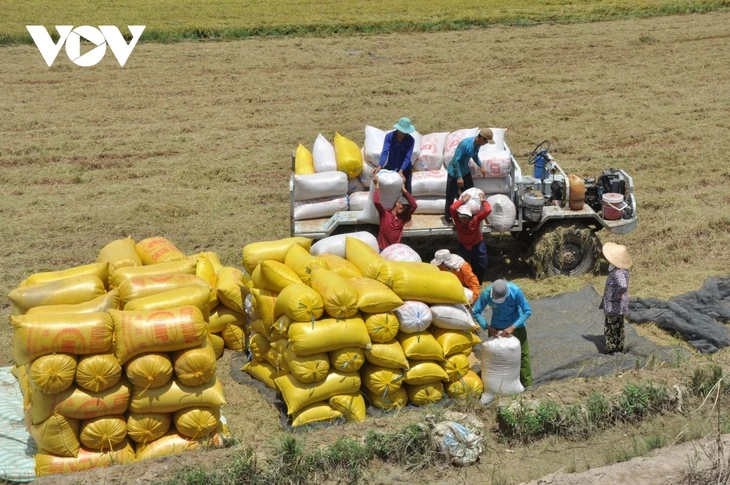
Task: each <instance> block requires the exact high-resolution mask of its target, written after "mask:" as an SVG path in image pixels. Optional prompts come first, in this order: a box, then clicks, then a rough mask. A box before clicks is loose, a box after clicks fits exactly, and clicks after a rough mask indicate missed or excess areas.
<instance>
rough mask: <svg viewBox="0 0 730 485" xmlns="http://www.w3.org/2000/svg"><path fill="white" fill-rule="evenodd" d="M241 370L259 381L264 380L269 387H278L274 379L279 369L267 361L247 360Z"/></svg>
mask: <svg viewBox="0 0 730 485" xmlns="http://www.w3.org/2000/svg"><path fill="white" fill-rule="evenodd" d="M241 370H242V371H243V372H245V373H246V374H248V375H250V376H251V377H253V378H254V379H256V380H257V381H259V382H263V383H264V384H265V385H266V387H268V388H269V389H276V384H274V379H276V377H277V371H276V369H275V368H274V366H272V365H271V364H269V363H268V362H266V361H257V360H251V361H249V362H246V363H245V364H244V365H243V367H241Z"/></svg>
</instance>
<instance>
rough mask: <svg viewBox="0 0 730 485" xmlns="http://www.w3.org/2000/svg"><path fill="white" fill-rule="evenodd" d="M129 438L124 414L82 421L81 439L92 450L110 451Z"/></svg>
mask: <svg viewBox="0 0 730 485" xmlns="http://www.w3.org/2000/svg"><path fill="white" fill-rule="evenodd" d="M126 440H127V421H126V420H125V419H124V416H123V415H119V416H101V417H98V418H93V419H86V420H84V421H82V422H81V428H80V431H79V441H80V442H81V444H82V445H84V446H85V447H86V448H89V449H91V450H100V451H109V450H111V449H113V448H114V447H115V446H117V445H119V444H120V443H124V442H125V441H126Z"/></svg>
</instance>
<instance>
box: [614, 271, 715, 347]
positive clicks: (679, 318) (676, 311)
mask: <svg viewBox="0 0 730 485" xmlns="http://www.w3.org/2000/svg"><path fill="white" fill-rule="evenodd" d="M626 318H627V319H628V320H629V321H631V322H634V323H643V322H655V323H656V324H657V325H659V326H660V327H661V328H663V329H664V330H668V331H670V332H676V333H679V334H681V335H682V337H684V339H685V340H686V341H687V343H689V344H690V345H692V346H693V347H695V348H696V349H697V350H699V351H700V352H703V353H706V354H710V353H714V352H717V351H718V350H719V349H721V348H723V347H728V346H730V331H728V329H727V328H726V327H724V326H723V325H722V324H721V323H720V322H723V323H727V322H729V321H730V276H725V277H717V276H715V277H710V278H707V279H706V280H705V282H704V284H703V285H702V288H700V289H699V290H698V291H690V292H688V293H685V294H683V295H679V296H676V297H674V298H670V299H669V300H659V299H656V298H632V299H630V300H629V312H628V314H627V315H626Z"/></svg>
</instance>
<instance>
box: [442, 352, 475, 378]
mask: <svg viewBox="0 0 730 485" xmlns="http://www.w3.org/2000/svg"><path fill="white" fill-rule="evenodd" d="M440 365H441V368H442V369H443V370H444V371H445V372H446V375H447V376H449V382H454V381H458V380H459V379H460V378H462V377H463V376H465V375H466V374H467V372H469V368H470V363H469V357H467V356H466V355H464V354H454V355H451V356H449V358H448V359H446V361H445V362H441V363H440Z"/></svg>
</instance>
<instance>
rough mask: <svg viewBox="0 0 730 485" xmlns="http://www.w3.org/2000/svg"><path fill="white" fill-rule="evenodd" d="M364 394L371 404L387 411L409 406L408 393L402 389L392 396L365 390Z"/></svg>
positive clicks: (391, 394)
mask: <svg viewBox="0 0 730 485" xmlns="http://www.w3.org/2000/svg"><path fill="white" fill-rule="evenodd" d="M363 392H364V393H365V397H367V399H368V401H369V402H370V404H372V405H373V406H375V407H376V408H380V409H385V410H386V411H388V410H391V409H400V408H404V407H406V405H407V404H408V393H407V392H406V390H405V389H404V388H402V387H401V388H400V389H398V390H397V391H395V392H392V393H390V394H382V393H381V394H375V393H373V392H371V391H370V390H368V389H364V391H363Z"/></svg>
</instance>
